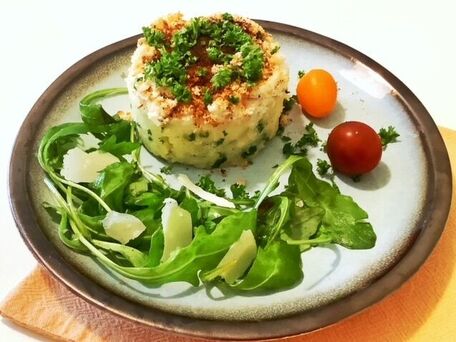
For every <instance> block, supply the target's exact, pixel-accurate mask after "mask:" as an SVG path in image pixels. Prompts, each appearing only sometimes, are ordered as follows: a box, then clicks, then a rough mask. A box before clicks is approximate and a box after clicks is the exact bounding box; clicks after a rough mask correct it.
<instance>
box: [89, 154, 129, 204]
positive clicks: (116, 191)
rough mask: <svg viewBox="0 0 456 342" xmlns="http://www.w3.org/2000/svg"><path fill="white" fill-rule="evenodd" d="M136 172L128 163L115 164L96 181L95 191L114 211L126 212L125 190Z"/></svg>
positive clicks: (105, 170) (107, 168)
mask: <svg viewBox="0 0 456 342" xmlns="http://www.w3.org/2000/svg"><path fill="white" fill-rule="evenodd" d="M134 172H135V169H134V167H133V166H132V165H131V164H130V163H128V162H119V163H114V164H111V165H109V166H108V167H106V169H104V170H103V171H102V172H101V173H100V175H99V176H98V177H97V179H96V180H95V182H94V187H95V189H97V190H98V191H99V194H100V197H101V198H102V199H103V200H104V201H105V202H106V203H107V204H108V205H109V207H110V208H111V209H112V210H116V211H119V212H123V211H124V203H123V198H124V194H125V190H126V189H127V187H128V185H129V184H130V182H131V179H132V176H133V174H134Z"/></svg>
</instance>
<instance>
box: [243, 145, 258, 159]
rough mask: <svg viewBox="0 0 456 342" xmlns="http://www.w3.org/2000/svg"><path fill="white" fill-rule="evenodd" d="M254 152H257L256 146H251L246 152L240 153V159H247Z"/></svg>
mask: <svg viewBox="0 0 456 342" xmlns="http://www.w3.org/2000/svg"><path fill="white" fill-rule="evenodd" d="M256 151H257V147H256V145H252V146H250V147H249V148H248V149H247V150H245V151H244V152H242V154H241V156H242V158H247V157H249V156H251V155H253V154H255V152H256Z"/></svg>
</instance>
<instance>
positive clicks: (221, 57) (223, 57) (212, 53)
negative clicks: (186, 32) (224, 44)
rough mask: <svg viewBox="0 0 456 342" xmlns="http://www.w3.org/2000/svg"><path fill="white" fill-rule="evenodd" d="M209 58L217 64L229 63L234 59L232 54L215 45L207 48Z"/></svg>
mask: <svg viewBox="0 0 456 342" xmlns="http://www.w3.org/2000/svg"><path fill="white" fill-rule="evenodd" d="M206 51H207V55H208V56H209V59H210V60H211V61H212V62H213V63H216V64H224V63H229V62H230V61H231V59H232V56H231V55H228V54H225V53H224V52H223V51H222V50H220V49H219V48H217V47H215V46H210V47H208V48H207V49H206Z"/></svg>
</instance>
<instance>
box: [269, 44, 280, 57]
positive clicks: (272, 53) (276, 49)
mask: <svg viewBox="0 0 456 342" xmlns="http://www.w3.org/2000/svg"><path fill="white" fill-rule="evenodd" d="M279 50H280V46H279V45H276V46H275V47H274V48H273V49H272V50H271V55H274V54H276V53H277V52H278V51H279Z"/></svg>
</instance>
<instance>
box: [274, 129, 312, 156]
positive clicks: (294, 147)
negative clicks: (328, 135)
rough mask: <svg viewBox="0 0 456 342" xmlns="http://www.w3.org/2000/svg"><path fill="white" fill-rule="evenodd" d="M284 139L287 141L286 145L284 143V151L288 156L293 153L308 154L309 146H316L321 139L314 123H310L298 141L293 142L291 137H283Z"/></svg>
mask: <svg viewBox="0 0 456 342" xmlns="http://www.w3.org/2000/svg"><path fill="white" fill-rule="evenodd" d="M282 141H285V142H286V143H285V145H283V148H282V152H283V154H284V155H286V156H290V155H292V154H296V155H306V154H307V148H308V147H316V146H318V143H319V142H320V141H321V140H320V138H319V137H318V134H317V132H316V131H315V128H313V123H312V122H311V123H309V124H307V125H306V127H305V133H304V134H303V135H302V136H301V138H300V139H299V140H298V141H297V142H296V143H294V144H293V143H292V142H291V141H290V138H289V137H282Z"/></svg>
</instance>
